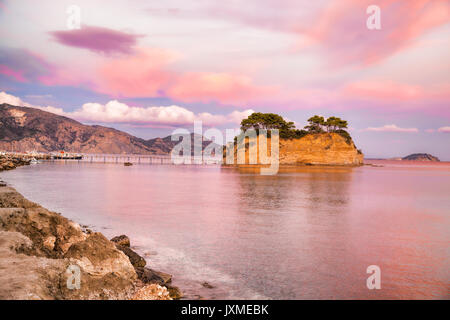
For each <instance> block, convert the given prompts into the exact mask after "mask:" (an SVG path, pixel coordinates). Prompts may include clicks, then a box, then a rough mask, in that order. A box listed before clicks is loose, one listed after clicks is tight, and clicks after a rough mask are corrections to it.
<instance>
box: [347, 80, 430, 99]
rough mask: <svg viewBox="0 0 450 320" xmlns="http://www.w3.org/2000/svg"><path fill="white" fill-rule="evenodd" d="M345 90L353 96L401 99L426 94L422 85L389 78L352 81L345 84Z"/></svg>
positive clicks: (415, 97)
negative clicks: (403, 82)
mask: <svg viewBox="0 0 450 320" xmlns="http://www.w3.org/2000/svg"><path fill="white" fill-rule="evenodd" d="M343 92H344V94H345V95H347V96H349V97H353V98H367V99H371V98H376V99H378V100H401V101H405V100H412V99H418V98H422V97H423V95H424V90H423V88H422V87H420V86H415V85H409V84H402V83H395V82H393V81H389V80H386V81H382V80H367V81H359V82H354V83H350V84H348V85H346V86H344V88H343Z"/></svg>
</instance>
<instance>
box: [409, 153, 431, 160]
mask: <svg viewBox="0 0 450 320" xmlns="http://www.w3.org/2000/svg"><path fill="white" fill-rule="evenodd" d="M402 160H415V161H440V160H439V159H438V158H437V157H435V156H432V155H431V154H428V153H413V154H410V155H409V156H406V157H403V158H402Z"/></svg>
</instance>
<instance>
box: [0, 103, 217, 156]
mask: <svg viewBox="0 0 450 320" xmlns="http://www.w3.org/2000/svg"><path fill="white" fill-rule="evenodd" d="M177 143H178V142H177V141H171V137H170V136H168V137H165V138H155V139H150V140H144V139H141V138H137V137H135V136H132V135H130V134H128V133H125V132H123V131H119V130H116V129H113V128H108V127H104V126H99V125H92V126H90V125H84V124H82V123H80V122H78V121H75V120H73V119H69V118H67V117H62V116H59V115H56V114H53V113H50V112H45V111H42V110H39V109H35V108H27V107H17V106H12V105H9V104H1V105H0V150H6V151H16V152H19V151H20V152H24V151H32V150H35V151H38V152H52V151H59V150H64V151H67V152H79V153H108V154H120V153H127V154H168V153H170V151H171V150H172V148H173V147H174V146H175V145H176V144H177ZM209 143H210V142H209V141H208V140H204V141H203V145H204V146H205V145H208V144H209Z"/></svg>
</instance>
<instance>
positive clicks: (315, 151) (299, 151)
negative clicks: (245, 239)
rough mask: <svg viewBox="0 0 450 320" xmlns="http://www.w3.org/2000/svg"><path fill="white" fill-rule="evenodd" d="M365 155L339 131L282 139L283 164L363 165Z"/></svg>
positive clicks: (281, 154) (281, 156)
mask: <svg viewBox="0 0 450 320" xmlns="http://www.w3.org/2000/svg"><path fill="white" fill-rule="evenodd" d="M363 158H364V155H363V154H362V153H360V152H359V151H358V150H357V149H356V147H355V145H354V143H353V141H351V140H350V141H347V140H346V139H345V138H344V137H342V136H341V135H339V134H337V133H315V134H308V135H306V136H304V137H302V138H300V139H292V140H280V164H281V165H299V164H300V165H301V164H303V165H362V164H363Z"/></svg>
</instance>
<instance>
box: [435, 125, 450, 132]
mask: <svg viewBox="0 0 450 320" xmlns="http://www.w3.org/2000/svg"><path fill="white" fill-rule="evenodd" d="M438 131H439V132H445V133H450V126H446V127H440V128H439V129H438Z"/></svg>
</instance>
